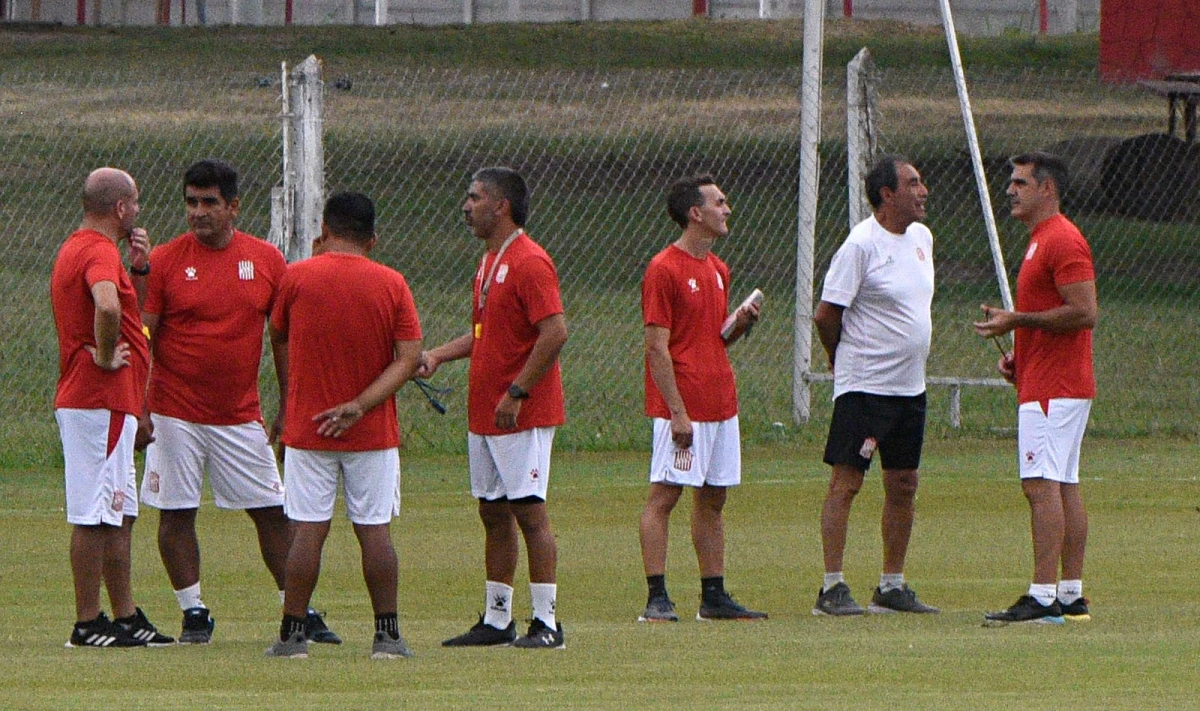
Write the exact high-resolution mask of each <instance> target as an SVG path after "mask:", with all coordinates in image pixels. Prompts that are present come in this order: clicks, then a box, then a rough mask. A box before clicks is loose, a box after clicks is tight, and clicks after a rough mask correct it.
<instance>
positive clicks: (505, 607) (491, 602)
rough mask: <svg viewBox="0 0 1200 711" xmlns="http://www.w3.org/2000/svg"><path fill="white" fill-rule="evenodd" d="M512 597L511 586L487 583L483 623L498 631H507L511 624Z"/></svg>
mask: <svg viewBox="0 0 1200 711" xmlns="http://www.w3.org/2000/svg"><path fill="white" fill-rule="evenodd" d="M512 597H513V589H512V586H511V585H505V584H504V583H495V582H492V581H491V580H489V581H487V599H486V600H485V601H484V607H483V609H484V613H483V621H484V622H485V623H487V624H489V625H491V626H492V627H495V628H496V629H498V630H503V629H508V626H509V624H511V623H512Z"/></svg>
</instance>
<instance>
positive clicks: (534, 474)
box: [529, 469, 541, 481]
mask: <svg viewBox="0 0 1200 711" xmlns="http://www.w3.org/2000/svg"><path fill="white" fill-rule="evenodd" d="M539 476H541V475H540V474H538V470H537V469H530V470H529V478H530V479H532V480H534V481H537V480H538V477H539Z"/></svg>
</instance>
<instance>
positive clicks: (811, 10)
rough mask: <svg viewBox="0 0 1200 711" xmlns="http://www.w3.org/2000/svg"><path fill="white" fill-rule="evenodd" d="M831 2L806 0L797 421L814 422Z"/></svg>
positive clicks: (795, 345)
mask: <svg viewBox="0 0 1200 711" xmlns="http://www.w3.org/2000/svg"><path fill="white" fill-rule="evenodd" d="M824 31H825V1H824V0H805V4H804V59H803V63H802V70H801V77H802V78H801V82H800V180H799V188H798V192H799V195H798V200H799V204H798V207H797V211H796V212H797V218H798V219H797V227H796V314H795V322H794V323H793V327H792V419H793V420H794V421H795V422H796V424H801V423H804V422H808V417H809V414H810V399H811V396H812V393H811V392H810V391H809V387H808V375H809V370H810V367H811V365H812V328H813V326H812V316H813V252H814V247H815V244H816V233H817V190H818V188H819V187H820V169H821V161H820V156H819V155H818V154H817V151H818V149H819V148H820V145H821V72H822V52H823V50H824V45H825V35H824Z"/></svg>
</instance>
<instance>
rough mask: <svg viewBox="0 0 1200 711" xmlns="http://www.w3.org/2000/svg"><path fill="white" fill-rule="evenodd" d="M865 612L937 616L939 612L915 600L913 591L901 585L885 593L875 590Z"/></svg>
mask: <svg viewBox="0 0 1200 711" xmlns="http://www.w3.org/2000/svg"><path fill="white" fill-rule="evenodd" d="M867 612H870V613H875V614H879V613H888V612H916V613H923V614H937V613H939V612H941V610H939V609H937V608H936V607H933V606H931V605H926V604H925V603H923V602H921V601H920V600H918V599H917V593H916V591H915V590H913V589H912V588H910V587H908V585H902V586H900V587H898V588H892V589H891V590H888V591H887V592H880V591H879V588H875V593H874V594H873V595H871V604H870V605H867Z"/></svg>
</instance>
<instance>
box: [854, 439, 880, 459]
mask: <svg viewBox="0 0 1200 711" xmlns="http://www.w3.org/2000/svg"><path fill="white" fill-rule="evenodd" d="M878 446H879V443H878V442H876V441H875V438H874V437H867V438H866V439H864V440H863V443H862V447H860V448H859V450H858V456H860V457H862V458H863V459H870V458H871V455H872V454H875V448H876V447H878Z"/></svg>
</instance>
